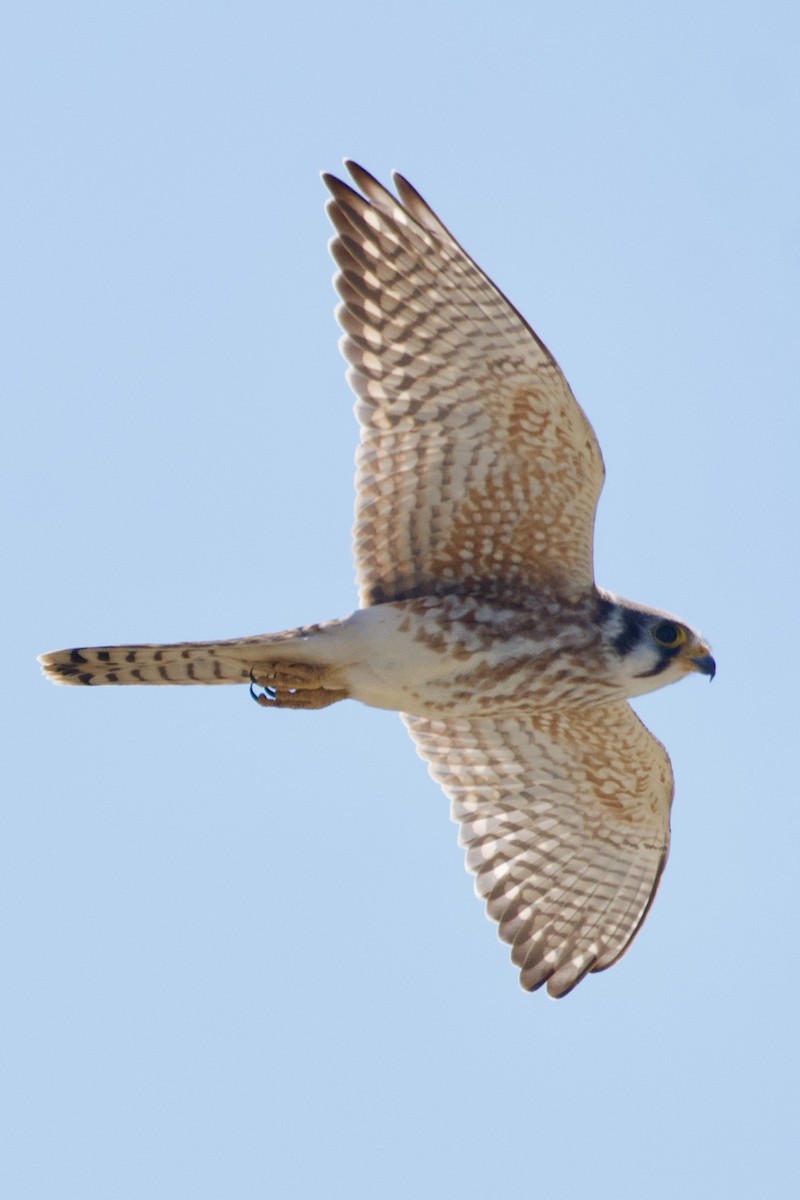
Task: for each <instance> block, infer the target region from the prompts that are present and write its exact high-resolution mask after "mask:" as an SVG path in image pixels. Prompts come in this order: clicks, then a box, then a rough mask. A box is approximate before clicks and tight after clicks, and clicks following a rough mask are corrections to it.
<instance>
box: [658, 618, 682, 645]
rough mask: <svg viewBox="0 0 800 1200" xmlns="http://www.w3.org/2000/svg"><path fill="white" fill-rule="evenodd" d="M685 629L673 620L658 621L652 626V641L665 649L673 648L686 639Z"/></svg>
mask: <svg viewBox="0 0 800 1200" xmlns="http://www.w3.org/2000/svg"><path fill="white" fill-rule="evenodd" d="M686 638H687V633H686V630H685V629H684V628H683V627H682V626H680V625H676V624H675V622H674V621H659V622H658V624H657V625H655V626H653V641H654V642H656V643H657V644H658V645H659V646H663V647H664V648H665V649H666V650H674V649H675V647H676V646H682V645H683V643H684V642H685V641H686Z"/></svg>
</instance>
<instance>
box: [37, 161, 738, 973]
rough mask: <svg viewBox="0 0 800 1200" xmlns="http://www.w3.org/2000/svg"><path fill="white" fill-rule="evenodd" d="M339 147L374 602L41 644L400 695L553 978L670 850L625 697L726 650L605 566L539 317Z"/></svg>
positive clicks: (473, 858)
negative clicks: (218, 633)
mask: <svg viewBox="0 0 800 1200" xmlns="http://www.w3.org/2000/svg"><path fill="white" fill-rule="evenodd" d="M347 165H348V169H349V170H350V173H351V175H352V176H353V179H354V181H355V183H356V185H357V187H358V188H359V189H360V191H355V190H353V189H352V188H351V187H349V186H348V185H347V184H345V183H343V182H341V181H340V180H338V179H335V178H333V177H332V176H327V175H326V176H325V177H324V178H325V182H326V184H327V186H328V188H329V189H330V191H331V194H332V199H331V201H330V203H329V206H328V211H329V213H330V217H331V220H332V222H333V225H334V228H335V230H336V236H335V238H334V240H333V243H332V253H333V257H334V259H335V260H336V263H337V265H338V268H339V273H338V275H337V276H336V288H337V290H338V292H339V294H340V296H341V299H342V305H341V307H340V308H339V310H338V318H339V322H340V324H341V326H342V329H343V330H344V337H343V339H342V349H343V352H344V355H345V357H346V358H347V359H348V361H349V363H350V370H349V372H348V378H349V381H350V385H351V387H352V388H353V391H354V392H355V394H356V398H357V400H356V415H357V417H358V420H359V423H360V426H361V442H360V445H359V449H358V455H357V473H356V490H357V500H356V520H355V529H354V545H355V557H356V567H357V575H358V584H359V589H360V598H361V604H362V607H361V608H360V609H359V610H358V611H357V612H355V613H353V615H352V616H350V617H348V618H346V619H345V620H342V621H330V622H327V623H325V624H322V625H315V626H307V627H304V628H302V629H295V630H288V631H285V632H283V633H277V634H265V635H263V636H259V637H250V638H239V639H230V640H228V641H221V642H206V643H185V644H184V643H179V644H177V645H169V646H156V645H141V646H105V647H94V648H81V649H76V650H62V651H56V652H55V653H52V654H46V655H43V656H42V659H41V661H42V663H43V666H44V670H45V672H46V673H47V674H48V675H49V676H50V677H51V678H52V679H54V680H55V681H56V682H59V683H68V684H89V685H96V684H111V683H113V684H141V683H153V684H161V683H179V684H203V683H248V684H249V685H250V687H251V690H252V691H253V694H254V695H255V697H256V699H257V700H258V702H259V704H261V705H262V706H263V707H266V708H271V707H272V708H274V707H285V708H306V709H316V708H325V707H327V706H328V705H329V704H333V703H336V702H337V701H338V700H342V699H346V698H348V697H349V698H353V699H356V700H361V701H362V702H364V703H366V704H371V705H374V706H377V707H381V708H392V709H396V710H398V711H400V712H401V714H402V715H403V720H404V721H405V724H406V726H407V728H408V730H409V732H410V734H411V737H412V738H413V739H414V742H415V743H416V746H417V749H418V751H419V753H420V755H421V756H422V757H423V758H424V759H426V760H427V761H428V763H429V765H430V772H431V774H432V776H433V777H434V779H436V780H437V781H438V782H439V783H440V784H441V785H442V787H443V789H444V791H445V792H446V793H447V795H448V796H449V797H450V799H451V802H452V815H453V819H454V820H456V821H458V822H459V823H460V826H461V841H462V844H463V845H464V846H465V848H466V853H467V866H468V868H469V869H470V870H471V871H474V872H475V874H476V888H477V891H478V893H479V895H480V896H482V897H483V898H484V900H485V901H486V907H487V912H488V914H489V916H490V917H492V918H493V919H494V920H496V921H497V922H498V925H499V931H500V936H501V937H502V938H503V939H504V940H505V941H507V942H508V943H509V944H510V945H511V947H512V951H511V955H512V959H513V961H514V962H515V963H516V964H517V966H518V967H519V969H520V978H521V981H522V985H523V987H526V988H529V989H531V990H532V989H534V988H537V987H539V986H540V985H541V984H543V983H546V984H547V989H548V991H549V992H550V994H551V995H554V996H561V995H564V994H565V993H566V992H568V991H569V990H570V989H571V988H572V987H574V986H575V984H576V983H577V982H579V980H580V979H582V978H583V976H584V975H586V974H587V973H588V972H590V971H599V970H602V969H603V968H605V967H608V966H610V965H611V963H612V962H614V961H615V960H616V959H617V958H618V957H619V956H620V955H621V954H622V953H623V951H624V950H625V949H626V948H627V946H628V945H629V944H630V941H631V939H632V938H633V936H634V935H635V933H636V931H637V930H638V928H639V926H640V925H641V923H642V921H643V920H644V917H645V914H646V912H647V909H648V907H649V905H650V903H651V902H652V900H653V896H654V895H655V891H656V887H657V885H658V880H659V877H660V875H661V872H662V870H663V868H664V864H665V862H666V859H667V853H668V848H669V813H670V805H671V802H672V792H673V782H672V771H671V768H670V763H669V758H668V756H667V754H666V751H665V750H664V748H663V747H662V746H661V744H660V743H659V742H658V741H656V739H655V738H654V737H653V736H652V735H651V734H650V733H649V732H648V731H647V729H645V727H644V726H643V725H642V723H641V722H640V721H639V719H638V717H637V716H636V715H635V714H634V712H633V710H632V709H631V707H630V705H629V704H628V699H629V698H630V697H631V696H636V695H639V694H641V693H643V692H646V691H650V690H652V689H654V688H657V687H661V686H663V685H664V684H666V683H670V682H672V681H674V680H677V679H679V678H681V677H682V676H683V675H685V674H687V673H689V672H691V671H699V672H701V673H703V674H706V675H710V676H713V673H714V670H715V666H714V660H713V659H712V657H711V655H710V653H709V649H708V646H707V645H706V644H705V643H704V641H703V639H702V638H701V637H700V635H699V634H697V633H696V632H695V631H693V630H692V629H690V628H689V627H688V626H687V625H685V624H683V623H682V622H680V621H678V620H677V619H676V618H674V617H671V616H669V615H668V614H666V613H662V612H659V611H657V610H654V609H648V608H644V607H642V606H640V605H636V604H632V603H629V602H626V601H623V600H620V599H618V598H617V597H615V596H613V595H611V594H610V593H608V592H604V591H602V590H601V589H599V588H598V587H597V586H596V585H595V582H594V569H593V561H592V542H593V528H594V515H595V509H596V505H597V499H598V496H599V494H600V489H601V487H602V483H603V463H602V458H601V456H600V451H599V448H598V446H597V441H596V439H595V436H594V433H593V431H592V428H591V426H590V425H589V423H588V421H587V420H586V417H585V416H584V414H583V413H582V411H581V409H580V408H579V407H578V404H577V403H576V401H575V399H574V397H573V395H572V393H571V391H570V389H569V386H568V384H567V382H566V380H565V378H564V376H563V374H562V373H561V371H560V369H559V367H558V365H557V363H556V362H555V360H554V359H553V357H552V356H551V355H550V353H549V352H548V351H547V349H546V348H545V347H544V346H543V344H542V343H541V342H540V341H539V339H538V338H537V337H536V334H535V333H534V332H533V330H532V329H531V328H530V326H528V325H527V324H526V322H525V321H524V320H523V318H522V317H521V316H520V315H519V313H517V312H516V310H515V309H514V308H513V307H512V306H511V304H509V302H508V301H507V300H506V299H505V297H504V296H503V295H502V293H501V292H499V291H498V290H497V288H496V287H495V286H494V284H493V283H492V282H491V281H490V280H489V279H488V278H487V277H486V275H484V274H483V272H482V271H481V270H480V268H479V267H477V266H476V264H475V263H474V262H473V261H472V260H471V259H470V258H469V257H468V255H467V254H465V252H464V251H463V250H462V249H461V247H460V246H459V245H458V243H457V242H456V241H455V240H454V239H453V237H452V236H451V235H450V233H449V232H448V231H447V229H446V228H445V226H444V225H442V223H441V222H440V221H439V219H438V218H437V217H436V216H435V214H434V213H433V212H432V211H431V209H430V208H429V207H428V205H427V204H426V203H425V201H424V200H422V198H421V197H420V196H419V194H418V193H417V192H416V191H415V190H414V189H413V188H412V187H411V185H410V184H409V183H407V182H406V180H404V179H403V178H402V177H401V176H395V185H396V188H397V198H395V197H394V196H393V195H392V194H391V193H390V192H388V191H387V190H386V189H385V188H383V187H382V186H381V185H380V184H379V183H378V182H377V181H376V180H375V179H373V178H372V176H371V175H369V174H367V172H366V171H364V170H362V168H360V167H358V166H356V165H355V164H353V163H348V164H347ZM257 687H258V688H261V689H262V690H261V691H259V692H257V691H256V690H255V689H256V688H257Z"/></svg>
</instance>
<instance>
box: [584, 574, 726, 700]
mask: <svg viewBox="0 0 800 1200" xmlns="http://www.w3.org/2000/svg"><path fill="white" fill-rule="evenodd" d="M600 624H601V628H602V631H603V639H604V642H605V643H606V648H607V653H608V655H609V659H610V661H611V663H612V666H613V667H614V669H615V673H617V672H618V673H619V675H620V676H621V677H622V678H623V680H624V685H625V691H626V695H628V696H639V695H642V693H644V692H652V691H655V689H656V688H660V687H664V686H665V684H668V683H675V682H676V681H677V680H678V679H682V678H683V676H684V675H687V674H689V673H691V672H692V671H698V672H699V673H700V674H701V675H707V676H708V677H709V678H710V679H713V678H714V675H715V673H716V670H717V665H716V663H715V662H714V659H713V657H712V655H711V651H710V649H709V646H708V642H707V641H706V640H705V638H703V637H702V635H701V634H699V633H698V632H697V631H696V630H695V629H692V628H691V626H689V625H686V624H685V623H684V622H683V621H679V620H678V618H677V617H673V616H672V615H671V614H670V613H665V612H659V611H658V610H657V609H652V608H644V607H642V606H641V605H638V604H632V603H630V602H629V601H627V600H620V599H618V598H617V597H616V596H610V595H605V596H604V597H603V600H602V602H601V611H600Z"/></svg>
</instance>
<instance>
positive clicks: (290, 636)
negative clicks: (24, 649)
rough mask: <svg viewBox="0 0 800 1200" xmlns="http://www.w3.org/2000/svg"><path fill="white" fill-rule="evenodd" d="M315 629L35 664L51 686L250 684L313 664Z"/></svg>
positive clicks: (89, 650) (77, 653) (57, 657)
mask: <svg viewBox="0 0 800 1200" xmlns="http://www.w3.org/2000/svg"><path fill="white" fill-rule="evenodd" d="M331 624H334V622H331ZM319 629H320V627H319V626H311V627H306V628H303V629H291V630H287V631H286V632H284V633H274V634H264V635H262V636H261V637H250V638H231V639H229V640H228V641H223V642H176V643H174V644H172V645H170V644H165V645H155V644H153V645H138V646H88V647H87V646H81V647H78V648H76V649H74V650H53V651H51V652H50V653H49V654H42V655H40V657H39V662H40V663H41V664H42V670H43V671H44V673H45V675H46V676H47V677H48V678H49V679H52V681H53V683H65V684H88V685H92V686H96V685H98V684H109V683H110V684H167V683H171V684H189V683H203V684H206V683H249V682H250V681H251V679H253V677H254V675H255V676H258V674H259V673H260V669H261V667H262V666H263V664H264V663H267V662H274V661H281V660H285V661H292V662H299V663H303V662H308V661H314V657H315V655H314V651H312V650H311V647H310V646H309V642H311V641H314V643H315V648H316V646H317V645H318V641H317V639H315V638H314V637H313V635H314V634H315V633H316V632H317V631H318V630H319Z"/></svg>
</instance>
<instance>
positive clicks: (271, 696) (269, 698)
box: [250, 670, 276, 708]
mask: <svg viewBox="0 0 800 1200" xmlns="http://www.w3.org/2000/svg"><path fill="white" fill-rule="evenodd" d="M275 695H276V693H275V689H274V688H270V687H268V688H264V691H263V692H257V691H256V681H255V676H254V675H253V672H252V670H251V671H250V697H251V699H253V700H255V702H256V704H258V705H259V706H260V707H261V708H266V707H267V706H268V705H270V704H273V703H274V702H275Z"/></svg>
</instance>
